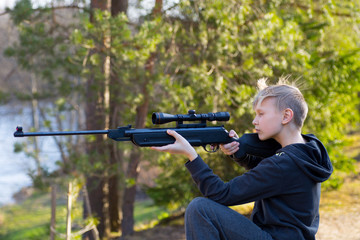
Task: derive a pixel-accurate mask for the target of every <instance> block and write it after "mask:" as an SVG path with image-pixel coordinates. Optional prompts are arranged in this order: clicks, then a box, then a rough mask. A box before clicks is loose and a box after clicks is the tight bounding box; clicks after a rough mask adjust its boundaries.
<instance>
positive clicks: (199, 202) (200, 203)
mask: <svg viewBox="0 0 360 240" xmlns="http://www.w3.org/2000/svg"><path fill="white" fill-rule="evenodd" d="M208 201H210V200H209V199H207V198H204V197H197V198H194V199H193V200H192V201H191V202H190V203H189V205H188V206H187V208H186V211H185V214H186V213H190V212H195V211H201V209H203V207H204V206H205V205H206V204H207V203H208Z"/></svg>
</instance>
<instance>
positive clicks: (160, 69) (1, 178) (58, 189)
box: [0, 0, 360, 239]
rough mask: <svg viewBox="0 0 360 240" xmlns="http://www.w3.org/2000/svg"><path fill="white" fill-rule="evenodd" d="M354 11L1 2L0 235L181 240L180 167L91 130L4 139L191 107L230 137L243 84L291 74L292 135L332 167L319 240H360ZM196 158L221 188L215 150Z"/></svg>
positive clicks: (359, 85)
mask: <svg viewBox="0 0 360 240" xmlns="http://www.w3.org/2000/svg"><path fill="white" fill-rule="evenodd" d="M359 7H360V2H359V1H348V0H345V1H340V0H339V1H338V0H334V1H317V0H316V1H292V0H269V1H263V0H261V1H260V0H259V1H246V0H245V1H235V0H223V1H215V0H214V1H205V0H198V1H190V0H174V1H170V0H41V1H40V0H2V1H1V2H0V32H1V34H0V43H1V44H0V66H1V68H0V83H1V87H0V113H1V116H2V117H1V118H0V133H1V135H2V136H3V137H2V138H1V140H0V152H1V154H0V166H1V168H0V186H1V190H2V191H1V193H0V238H1V239H118V238H120V237H121V236H122V238H123V239H125V238H126V239H168V238H169V236H171V238H173V239H185V238H184V234H183V227H182V224H183V222H182V221H183V218H182V217H183V213H184V210H185V208H186V206H187V204H188V203H189V202H190V201H191V199H193V198H194V197H196V196H199V195H200V193H199V192H198V190H197V189H196V187H195V186H194V184H193V182H192V180H191V177H190V176H189V174H188V173H187V172H186V169H185V168H184V166H183V165H184V163H185V159H183V158H182V157H178V156H170V155H168V154H160V153H155V152H152V151H149V150H148V149H146V148H138V147H135V146H133V145H132V143H130V142H115V141H113V140H111V139H107V138H106V136H101V135H99V136H88V137H81V136H67V137H41V138H40V137H38V138H23V139H15V138H14V137H13V133H14V131H15V128H16V126H22V127H23V128H24V131H26V132H28V131H66V130H95V129H114V128H117V127H118V126H127V125H128V124H131V125H132V127H134V128H151V127H153V125H152V123H151V114H152V113H153V112H167V113H170V114H185V113H187V112H188V110H190V109H195V110H196V112H197V113H208V112H220V111H228V112H229V113H230V115H231V118H230V121H228V122H226V123H221V124H224V125H225V128H226V129H228V130H230V129H235V130H236V131H237V132H238V133H239V134H243V133H246V132H251V131H252V124H251V121H252V118H253V113H252V98H253V97H254V94H255V93H256V81H257V80H258V79H259V78H262V77H266V78H268V79H269V81H270V82H271V83H275V82H276V81H277V80H278V79H279V77H289V80H290V81H294V82H296V84H297V85H298V87H299V88H300V89H301V91H302V92H303V94H304V96H305V98H306V100H307V102H308V105H309V114H308V117H307V119H306V122H305V126H304V129H303V132H304V133H313V134H315V135H316V136H317V137H318V138H319V139H320V140H321V141H322V142H323V143H324V145H325V146H326V148H327V150H328V152H329V154H330V158H331V160H332V163H333V165H334V168H335V171H334V174H333V175H332V177H331V179H330V180H328V181H327V182H325V183H324V184H323V200H322V205H321V212H322V214H323V215H322V216H324V218H323V219H324V220H322V222H321V224H322V225H321V226H320V230H319V233H318V236H317V237H318V239H339V238H341V239H360V237H359V236H360V232H359V230H357V229H360V228H359V222H360V218H359V217H358V216H356V214H353V215H352V214H351V213H352V212H354V213H355V212H358V210H360V200H359V196H360V195H359V194H360V191H359V190H358V189H360V188H359V187H360V181H359V176H358V169H359V154H360V146H359V139H360V130H359V117H360V114H359V110H360V106H359V96H360V95H359V91H360V58H359V57H360V46H359V42H360V41H359V36H360V8H359ZM218 124H219V123H218ZM173 126H174V124H171V123H170V124H166V125H165V126H162V127H173ZM199 153H200V154H201V155H202V156H203V158H204V159H205V160H206V162H207V163H208V164H209V165H210V166H211V167H212V168H213V169H214V172H215V173H216V174H218V175H219V176H221V177H222V178H223V179H224V181H228V180H230V179H231V178H233V177H235V176H237V175H239V174H242V173H244V171H245V170H244V169H243V168H241V167H239V166H237V165H236V164H234V163H233V162H232V160H231V159H229V158H227V157H225V156H224V155H223V154H222V153H215V154H208V153H206V152H204V151H203V150H202V149H200V148H199ZM234 208H235V209H237V210H238V211H240V212H243V213H244V214H248V213H249V212H250V211H251V208H252V207H251V204H250V205H246V206H236V207H234ZM340 210H341V211H340ZM10 219H11V220H10ZM341 223H342V224H343V225H346V226H350V225H351V226H352V227H351V228H350V227H349V229H346V228H343V227H339V226H340V225H338V224H341ZM354 224H355V225H354ZM356 224H357V225H356ZM334 225H336V226H338V227H334ZM357 226H358V227H357ZM171 234H173V235H171ZM344 234H345V235H344ZM339 236H340V237H339ZM344 236H345V237H344Z"/></svg>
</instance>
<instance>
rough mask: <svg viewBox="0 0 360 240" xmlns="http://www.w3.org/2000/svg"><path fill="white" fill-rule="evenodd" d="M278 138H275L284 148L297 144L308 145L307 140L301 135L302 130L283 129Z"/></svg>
mask: <svg viewBox="0 0 360 240" xmlns="http://www.w3.org/2000/svg"><path fill="white" fill-rule="evenodd" d="M283 130H284V131H282V132H281V133H280V134H278V136H276V137H275V140H276V141H277V142H278V143H280V145H281V146H282V147H285V146H287V145H291V144H295V143H306V141H305V139H304V138H303V136H302V135H301V130H298V129H286V128H284V129H283Z"/></svg>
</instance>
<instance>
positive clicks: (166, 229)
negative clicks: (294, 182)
mask: <svg viewBox="0 0 360 240" xmlns="http://www.w3.org/2000/svg"><path fill="white" fill-rule="evenodd" d="M321 199H322V200H321V203H320V227H319V231H318V233H317V235H316V239H317V240H335V239H336V240H339V239H341V240H360V176H359V175H355V176H353V177H352V178H351V179H349V180H347V181H346V182H345V184H344V185H343V186H342V187H341V188H340V189H339V190H337V191H330V192H323V193H322V198H321ZM169 239H170V240H185V233H184V227H183V226H158V227H155V228H153V229H149V230H144V231H141V232H136V233H135V234H134V235H133V236H131V237H129V238H126V240H169Z"/></svg>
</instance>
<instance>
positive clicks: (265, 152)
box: [14, 111, 281, 158]
mask: <svg viewBox="0 0 360 240" xmlns="http://www.w3.org/2000/svg"><path fill="white" fill-rule="evenodd" d="M194 113H195V111H193V112H190V111H189V114H188V115H165V117H163V115H161V114H163V113H154V114H153V123H160V124H162V123H166V122H169V121H168V119H171V121H177V127H176V128H144V129H135V128H131V125H128V126H125V127H119V128H117V129H108V130H89V131H60V132H26V133H24V132H23V131H22V127H17V130H16V132H15V133H14V136H15V137H35V136H63V135H95V134H107V136H108V137H109V138H111V139H113V140H115V141H131V142H132V143H133V144H135V145H136V146H139V147H151V146H165V145H168V144H172V143H174V142H175V139H174V138H173V137H172V136H170V135H168V134H167V130H168V129H171V130H174V131H176V132H177V133H179V134H180V135H181V136H183V137H184V138H185V139H186V140H187V141H188V142H189V143H190V144H191V145H192V146H194V147H198V146H202V147H204V149H205V150H207V148H206V146H209V145H213V146H216V145H219V144H226V143H230V142H233V141H238V142H239V143H240V149H239V151H238V152H236V153H235V157H236V158H243V157H245V156H246V155H254V156H259V157H269V156H271V155H273V154H275V152H276V150H277V149H279V148H281V146H280V144H279V143H277V142H276V141H275V140H272V139H270V140H266V141H261V140H259V138H258V134H255V133H250V134H244V135H242V136H241V137H240V138H231V137H229V132H228V131H227V130H226V129H225V128H224V127H223V126H206V121H203V120H202V123H200V124H183V123H182V121H183V119H184V118H185V117H186V118H187V119H185V120H186V121H193V120H189V118H190V117H191V118H193V119H194V120H199V119H198V118H200V117H198V118H196V119H195V117H193V116H194V115H195V114H194ZM209 114H211V113H209ZM216 114H220V113H216ZM226 114H227V115H228V113H226ZM202 115H205V114H202ZM223 115H224V114H223ZM223 115H221V116H220V115H219V116H218V118H220V119H215V120H224V119H225V120H226V119H228V118H229V117H230V116H229V115H228V116H226V117H227V118H226V117H225V118H224V116H223ZM169 116H170V117H169ZM197 116H200V115H199V114H198V115H197ZM211 116H212V115H211ZM161 117H163V118H161ZM174 117H176V119H175V120H173V119H172V118H174ZM212 117H213V116H212ZM179 119H180V120H179ZM206 120H209V119H206ZM210 120H211V121H213V119H210ZM207 151H209V150H207Z"/></svg>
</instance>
